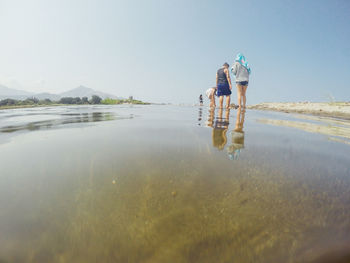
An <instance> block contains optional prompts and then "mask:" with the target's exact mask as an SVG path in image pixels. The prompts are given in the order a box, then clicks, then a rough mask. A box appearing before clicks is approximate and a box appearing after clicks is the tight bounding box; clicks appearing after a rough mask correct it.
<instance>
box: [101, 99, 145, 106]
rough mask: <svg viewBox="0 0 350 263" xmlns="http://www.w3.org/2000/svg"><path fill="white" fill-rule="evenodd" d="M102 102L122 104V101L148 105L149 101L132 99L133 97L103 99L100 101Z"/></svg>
mask: <svg viewBox="0 0 350 263" xmlns="http://www.w3.org/2000/svg"><path fill="white" fill-rule="evenodd" d="M101 103H102V104H106V105H112V104H123V103H129V104H141V105H149V104H150V103H149V102H143V101H141V100H134V99H110V98H107V99H104V100H102V101H101Z"/></svg>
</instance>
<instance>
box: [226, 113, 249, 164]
mask: <svg viewBox="0 0 350 263" xmlns="http://www.w3.org/2000/svg"><path fill="white" fill-rule="evenodd" d="M244 115H245V110H241V108H239V109H238V110H237V119H236V126H235V129H234V130H233V131H232V144H231V145H230V146H229V147H228V148H227V152H228V155H229V158H230V159H231V160H237V159H238V156H239V154H240V153H241V149H243V148H244V131H243V124H244Z"/></svg>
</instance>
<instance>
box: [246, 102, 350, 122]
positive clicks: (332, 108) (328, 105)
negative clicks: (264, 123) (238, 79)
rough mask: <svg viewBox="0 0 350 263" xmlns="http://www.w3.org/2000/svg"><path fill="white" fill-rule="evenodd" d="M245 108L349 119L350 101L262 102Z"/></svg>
mask: <svg viewBox="0 0 350 263" xmlns="http://www.w3.org/2000/svg"><path fill="white" fill-rule="evenodd" d="M247 108H248V109H252V110H266V111H277V112H285V113H299V114H308V115H316V116H321V117H333V118H339V119H345V120H350V102H264V103H259V104H255V105H249V106H247Z"/></svg>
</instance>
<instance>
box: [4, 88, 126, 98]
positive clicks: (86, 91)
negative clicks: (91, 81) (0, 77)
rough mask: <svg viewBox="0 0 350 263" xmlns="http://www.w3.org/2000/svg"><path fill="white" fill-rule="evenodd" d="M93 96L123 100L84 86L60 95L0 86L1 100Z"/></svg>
mask: <svg viewBox="0 0 350 263" xmlns="http://www.w3.org/2000/svg"><path fill="white" fill-rule="evenodd" d="M92 95H97V96H99V97H101V98H102V99H105V98H111V99H123V98H121V97H117V96H115V95H113V94H108V93H104V92H100V91H97V90H93V89H90V88H87V87H84V86H79V87H77V88H75V89H71V90H68V91H66V92H62V93H59V94H53V93H45V92H44V93H34V92H28V91H24V90H17V89H11V88H8V87H6V86H3V85H0V99H16V100H24V99H26V98H28V97H35V98H37V99H39V100H43V99H50V100H53V101H57V100H59V99H61V98H63V97H80V98H82V97H88V98H89V99H90V98H91V96H92Z"/></svg>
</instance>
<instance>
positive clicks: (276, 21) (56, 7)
mask: <svg viewBox="0 0 350 263" xmlns="http://www.w3.org/2000/svg"><path fill="white" fill-rule="evenodd" d="M349 14H350V1H348V0H329V1H324V0H317V1H316V0H314V1H301V0H300V1H298V0H296V1H260V0H256V1H199V0H198V1H190V0H149V1H148V0H144V1H126V0H125V1H112V0H111V1H107V0H96V1H89V0H76V1H75V0H52V1H47V0H23V1H18V0H0V34H1V41H0V84H3V85H7V86H9V87H12V88H20V89H23V90H29V91H36V92H62V91H65V90H68V89H71V88H75V87H77V86H79V85H84V86H87V87H90V88H93V89H96V90H101V91H105V92H110V93H113V94H115V95H119V96H124V97H127V96H129V95H134V97H136V98H139V99H142V100H147V101H152V102H173V103H181V102H184V103H193V102H197V100H198V95H199V94H200V93H203V94H204V92H205V90H206V89H207V88H209V87H212V86H214V85H215V73H216V70H217V69H218V68H219V67H220V66H221V65H222V64H223V63H224V62H225V61H227V62H228V63H229V64H231V63H232V62H233V59H234V56H235V55H236V53H238V52H243V53H244V54H245V55H246V58H247V60H248V62H249V63H250V65H251V68H252V74H251V80H250V85H249V88H248V104H252V103H258V102H264V101H305V100H309V101H327V100H329V96H330V95H331V96H334V97H335V99H336V100H347V101H348V100H350V15H349ZM232 98H233V99H234V100H236V94H235V93H234V96H233V97H232Z"/></svg>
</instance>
